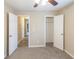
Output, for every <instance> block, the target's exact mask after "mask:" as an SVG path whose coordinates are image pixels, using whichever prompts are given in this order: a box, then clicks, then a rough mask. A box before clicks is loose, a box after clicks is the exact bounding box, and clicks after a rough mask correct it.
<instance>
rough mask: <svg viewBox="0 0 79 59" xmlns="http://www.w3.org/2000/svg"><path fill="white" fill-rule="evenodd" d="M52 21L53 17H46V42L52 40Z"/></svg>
mask: <svg viewBox="0 0 79 59" xmlns="http://www.w3.org/2000/svg"><path fill="white" fill-rule="evenodd" d="M53 34H54V23H53V17H46V42H53V37H54V36H53Z"/></svg>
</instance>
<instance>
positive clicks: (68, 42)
mask: <svg viewBox="0 0 79 59" xmlns="http://www.w3.org/2000/svg"><path fill="white" fill-rule="evenodd" d="M59 14H64V16H65V50H66V51H68V52H69V53H70V54H71V55H72V56H74V4H71V5H69V6H68V7H66V8H64V9H62V10H60V11H59Z"/></svg>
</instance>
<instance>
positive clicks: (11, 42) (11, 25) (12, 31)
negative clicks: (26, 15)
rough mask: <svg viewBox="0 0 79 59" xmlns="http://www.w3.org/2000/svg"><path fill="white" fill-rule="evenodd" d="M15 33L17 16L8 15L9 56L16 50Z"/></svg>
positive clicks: (16, 34) (16, 38)
mask: <svg viewBox="0 0 79 59" xmlns="http://www.w3.org/2000/svg"><path fill="white" fill-rule="evenodd" d="M17 32H18V31H17V16H16V15H14V14H12V13H9V47H8V48H9V51H8V53H9V55H11V54H12V53H13V52H14V51H15V49H16V48H17V44H18V42H17V40H18V37H17V36H18V33H17Z"/></svg>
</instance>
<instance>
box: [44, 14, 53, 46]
mask: <svg viewBox="0 0 79 59" xmlns="http://www.w3.org/2000/svg"><path fill="white" fill-rule="evenodd" d="M46 17H52V18H54V15H46V16H44V46H45V47H46Z"/></svg>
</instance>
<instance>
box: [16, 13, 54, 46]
mask: <svg viewBox="0 0 79 59" xmlns="http://www.w3.org/2000/svg"><path fill="white" fill-rule="evenodd" d="M16 14H17V15H29V16H30V18H31V19H30V31H31V33H30V45H31V46H38V47H39V46H44V16H46V15H54V14H55V13H53V12H16Z"/></svg>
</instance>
